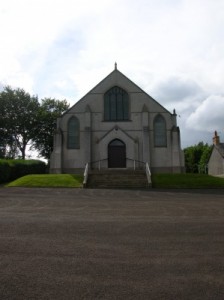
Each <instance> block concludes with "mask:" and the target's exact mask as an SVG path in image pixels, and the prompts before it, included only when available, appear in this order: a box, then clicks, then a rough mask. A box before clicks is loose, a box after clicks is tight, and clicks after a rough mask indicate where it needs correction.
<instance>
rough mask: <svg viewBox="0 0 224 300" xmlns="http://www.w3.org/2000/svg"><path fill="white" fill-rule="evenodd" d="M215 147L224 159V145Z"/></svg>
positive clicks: (220, 144)
mask: <svg viewBox="0 0 224 300" xmlns="http://www.w3.org/2000/svg"><path fill="white" fill-rule="evenodd" d="M214 146H215V148H216V149H217V150H218V152H219V153H220V155H221V156H222V157H223V158H224V143H219V144H218V145H214Z"/></svg>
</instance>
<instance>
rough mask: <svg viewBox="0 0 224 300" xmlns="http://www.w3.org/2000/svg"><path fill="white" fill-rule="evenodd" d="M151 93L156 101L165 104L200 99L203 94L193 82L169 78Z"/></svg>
mask: <svg viewBox="0 0 224 300" xmlns="http://www.w3.org/2000/svg"><path fill="white" fill-rule="evenodd" d="M152 92H153V94H154V95H156V97H157V98H158V99H161V100H163V101H165V102H167V103H168V102H179V101H183V100H185V99H188V98H195V97H196V96H197V97H199V96H200V97H201V95H202V94H203V91H202V89H201V88H200V86H199V85H198V84H197V83H196V82H195V81H193V80H190V79H182V78H179V77H170V78H168V79H167V80H164V81H162V82H160V83H158V84H157V85H156V86H155V87H154V89H153V91H152Z"/></svg>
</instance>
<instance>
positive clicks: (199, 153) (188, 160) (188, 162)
mask: <svg viewBox="0 0 224 300" xmlns="http://www.w3.org/2000/svg"><path fill="white" fill-rule="evenodd" d="M211 149H212V146H209V145H208V144H204V143H203V142H199V143H198V144H197V145H194V146H190V147H187V148H185V149H184V154H185V167H186V172H187V173H199V172H201V173H204V172H205V170H206V167H207V162H208V159H209V156H210V154H211Z"/></svg>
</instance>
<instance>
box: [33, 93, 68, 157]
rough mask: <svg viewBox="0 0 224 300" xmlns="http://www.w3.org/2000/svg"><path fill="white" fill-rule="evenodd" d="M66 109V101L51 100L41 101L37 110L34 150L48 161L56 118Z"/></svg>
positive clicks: (51, 149)
mask: <svg viewBox="0 0 224 300" xmlns="http://www.w3.org/2000/svg"><path fill="white" fill-rule="evenodd" d="M68 108H69V104H68V103H67V101H66V100H62V101H60V100H56V99H53V98H44V99H42V100H41V104H40V107H39V110H38V126H37V128H36V134H35V137H34V139H33V141H34V148H35V149H36V150H38V152H39V154H40V156H42V157H44V158H46V159H50V154H51V152H52V151H53V138H54V131H55V128H56V121H57V118H58V117H60V116H61V115H62V113H63V112H65V111H66V110H67V109H68Z"/></svg>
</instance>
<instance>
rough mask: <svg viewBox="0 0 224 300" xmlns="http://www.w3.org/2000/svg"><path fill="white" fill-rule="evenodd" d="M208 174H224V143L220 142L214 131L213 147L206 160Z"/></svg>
mask: <svg viewBox="0 0 224 300" xmlns="http://www.w3.org/2000/svg"><path fill="white" fill-rule="evenodd" d="M208 174H209V175H224V143H220V138H219V136H218V134H217V131H215V134H214V137H213V148H212V153H211V155H210V158H209V161H208Z"/></svg>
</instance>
